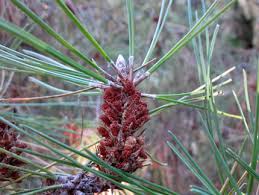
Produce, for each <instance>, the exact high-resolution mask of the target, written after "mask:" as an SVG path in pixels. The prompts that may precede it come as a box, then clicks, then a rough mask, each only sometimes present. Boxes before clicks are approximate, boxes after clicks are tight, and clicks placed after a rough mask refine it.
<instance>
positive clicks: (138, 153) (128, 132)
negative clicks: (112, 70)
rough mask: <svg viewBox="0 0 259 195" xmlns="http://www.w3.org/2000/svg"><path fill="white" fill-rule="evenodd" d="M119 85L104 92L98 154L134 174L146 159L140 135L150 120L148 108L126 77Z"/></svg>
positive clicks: (121, 79)
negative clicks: (100, 139)
mask: <svg viewBox="0 0 259 195" xmlns="http://www.w3.org/2000/svg"><path fill="white" fill-rule="evenodd" d="M117 61H118V60H117ZM117 64H118V62H117ZM122 64H123V63H122ZM124 72H126V73H127V71H124ZM118 83H119V84H120V85H121V86H122V87H121V88H116V87H109V88H107V89H105V90H104V96H103V101H104V102H103V104H102V111H103V114H102V115H101V116H100V121H101V123H102V124H101V126H100V127H99V128H98V132H99V134H100V135H101V136H102V137H104V139H103V140H102V141H101V142H100V144H99V146H98V155H99V157H100V158H101V159H103V160H104V161H105V162H107V163H109V164H110V165H112V166H114V167H116V168H118V169H121V170H123V171H126V172H134V171H136V170H137V169H138V168H141V167H142V166H143V162H144V161H145V159H146V158H147V156H146V154H145V150H144V137H143V136H142V135H141V132H143V131H144V129H143V125H144V124H145V123H146V122H147V121H148V120H149V114H148V108H147V104H146V103H145V102H144V101H143V100H142V99H141V93H140V92H139V91H138V90H137V89H136V86H135V85H134V82H133V79H129V77H127V74H126V76H124V77H122V76H121V77H120V78H119V79H118ZM99 169H101V170H102V171H104V172H108V171H107V170H104V169H102V168H100V167H99Z"/></svg>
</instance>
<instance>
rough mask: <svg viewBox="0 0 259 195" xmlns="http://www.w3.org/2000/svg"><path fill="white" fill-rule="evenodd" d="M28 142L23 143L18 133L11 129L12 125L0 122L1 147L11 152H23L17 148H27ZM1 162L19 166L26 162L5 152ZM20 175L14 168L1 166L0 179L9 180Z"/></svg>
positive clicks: (2, 154) (0, 156) (0, 159)
mask: <svg viewBox="0 0 259 195" xmlns="http://www.w3.org/2000/svg"><path fill="white" fill-rule="evenodd" d="M26 147H27V146H26V144H24V143H21V142H20V141H19V138H18V137H17V135H16V134H15V133H14V132H12V131H11V129H10V127H9V126H8V125H6V124H4V123H2V122H0V148H4V149H5V150H8V151H9V152H13V153H15V154H17V155H20V154H21V151H18V150H17V148H26ZM0 163H4V164H7V165H12V166H16V167H19V166H21V165H23V164H24V163H23V162H22V161H20V160H17V159H15V158H13V157H11V156H9V155H7V154H5V153H0ZM19 177H20V174H19V173H18V172H17V171H15V170H12V169H9V168H7V167H4V166H0V181H9V180H15V179H18V178H19Z"/></svg>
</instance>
